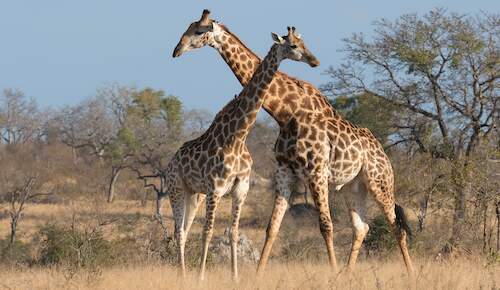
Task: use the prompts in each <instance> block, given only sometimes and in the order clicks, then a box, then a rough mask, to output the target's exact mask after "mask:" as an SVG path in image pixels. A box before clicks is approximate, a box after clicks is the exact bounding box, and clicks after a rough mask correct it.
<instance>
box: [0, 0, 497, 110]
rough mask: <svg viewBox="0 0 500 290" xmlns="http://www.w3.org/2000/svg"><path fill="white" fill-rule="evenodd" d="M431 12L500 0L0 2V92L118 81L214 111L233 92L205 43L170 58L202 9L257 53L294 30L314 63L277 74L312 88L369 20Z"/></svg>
mask: <svg viewBox="0 0 500 290" xmlns="http://www.w3.org/2000/svg"><path fill="white" fill-rule="evenodd" d="M433 7H444V8H447V9H448V10H449V11H454V12H460V13H469V14H475V13H478V12H480V11H481V10H483V11H490V12H500V1H494V0H475V1H466V0H460V1H458V0H455V1H452V0H448V1H430V0H419V1H402V0H399V1H382V0H380V1H373V0H371V1H370V0H366V1H354V0H353V1H321V2H320V1H317V2H316V1H294V0H289V1H269V0H268V1H260V0H259V1H257V0H252V1H228V0H225V1H186V0H182V1H166V0H163V1H128V0H85V1H76V0H74V1H68V0H59V1H55V0H45V1H39V0H32V1H25V0H16V1H14V0H11V1H8V0H0V89H4V88H9V87H12V88H20V89H22V90H23V91H24V92H25V93H26V94H27V95H28V96H32V97H34V98H36V100H37V101H38V103H39V104H41V105H42V106H51V107H61V106H64V105H68V104H75V103H78V102H79V101H81V100H83V99H85V98H86V97H89V96H92V95H93V94H94V93H95V90H96V88H98V87H99V86H101V85H103V84H105V83H106V82H118V83H120V84H123V85H135V86H138V87H143V86H150V87H152V88H155V89H163V90H165V91H166V92H167V93H168V94H174V95H176V96H178V97H179V98H180V99H181V100H182V101H183V102H184V104H185V106H186V107H188V108H204V109H208V110H210V111H213V112H216V111H218V110H219V109H220V108H222V106H223V105H224V104H225V103H227V102H228V100H230V99H231V98H232V97H233V96H234V95H235V94H237V93H239V91H240V90H241V87H240V85H239V83H238V82H237V80H236V78H235V77H234V76H233V75H232V73H231V71H230V70H229V68H228V67H227V66H226V64H225V63H224V62H223V60H222V59H221V58H220V56H219V55H218V53H217V52H216V51H215V50H213V49H212V48H210V47H206V48H203V49H201V50H197V51H193V52H188V53H186V54H184V55H183V56H182V57H181V58H176V59H173V58H172V57H171V54H172V50H173V48H174V46H175V45H176V44H177V42H178V40H179V38H180V36H181V34H182V33H183V32H184V31H185V29H186V28H187V26H188V25H189V23H191V22H192V21H194V20H197V19H198V18H199V17H200V14H201V11H202V10H203V9H204V8H209V9H211V10H212V18H214V19H217V20H219V21H221V22H222V23H224V24H225V25H227V26H228V27H229V28H230V29H231V31H232V32H233V33H235V34H237V35H238V36H239V37H240V38H241V39H242V40H243V41H244V42H245V43H246V44H247V45H248V46H249V47H250V48H251V49H253V50H254V51H255V52H256V53H257V54H259V55H261V56H263V55H264V54H265V53H266V52H267V51H268V49H269V47H270V46H271V42H272V41H271V37H270V32H271V31H274V32H277V33H280V34H283V33H284V32H285V27H286V26H287V25H294V26H296V27H297V29H298V31H299V32H300V33H301V34H302V35H303V38H304V39H305V41H306V43H307V44H308V47H309V48H310V50H311V51H312V52H313V53H314V54H315V55H316V56H317V57H318V59H320V61H321V66H319V67H317V68H314V69H312V68H310V67H308V66H306V65H304V64H300V63H292V62H285V63H283V64H282V65H281V70H283V71H285V72H287V73H289V74H291V75H295V76H298V77H300V78H302V79H304V80H307V81H310V82H312V83H313V84H315V85H320V84H323V83H325V82H326V81H327V78H326V77H325V76H324V75H322V72H323V71H324V70H325V69H326V68H327V67H328V66H329V65H334V66H335V65H338V64H339V63H340V62H341V60H342V53H341V52H338V51H337V49H339V48H341V45H342V42H341V39H342V38H344V37H347V36H349V35H350V34H351V33H353V32H364V33H366V34H368V35H370V32H371V30H372V29H373V27H372V26H371V23H372V22H373V21H374V20H376V19H380V18H382V17H384V18H388V19H395V18H397V17H398V16H399V15H401V14H405V13H412V12H418V13H425V12H427V11H428V10H430V9H432V8H433Z"/></svg>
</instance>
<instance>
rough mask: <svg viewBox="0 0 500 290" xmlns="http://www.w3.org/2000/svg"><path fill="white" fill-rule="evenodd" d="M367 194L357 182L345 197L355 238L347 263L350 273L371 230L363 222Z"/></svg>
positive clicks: (364, 188) (363, 187)
mask: <svg viewBox="0 0 500 290" xmlns="http://www.w3.org/2000/svg"><path fill="white" fill-rule="evenodd" d="M366 193H367V191H366V187H365V186H364V185H363V184H362V183H361V182H359V181H355V182H354V183H353V184H352V185H351V192H350V193H346V195H345V196H344V197H345V202H346V205H347V208H348V210H349V215H350V218H351V225H352V236H353V238H352V245H351V252H350V254H349V261H348V262H347V270H348V272H352V271H354V267H355V265H356V260H357V258H358V255H359V251H360V249H361V245H362V244H363V240H364V239H365V237H366V234H367V233H368V230H369V229H370V227H369V226H368V224H367V223H365V222H364V221H363V218H364V217H365V212H366V209H365V203H366Z"/></svg>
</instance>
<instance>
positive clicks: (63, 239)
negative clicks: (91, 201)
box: [39, 225, 113, 268]
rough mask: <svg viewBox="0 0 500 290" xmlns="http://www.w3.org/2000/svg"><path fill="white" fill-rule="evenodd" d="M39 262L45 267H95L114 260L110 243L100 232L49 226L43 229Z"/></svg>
mask: <svg viewBox="0 0 500 290" xmlns="http://www.w3.org/2000/svg"><path fill="white" fill-rule="evenodd" d="M40 236H41V237H42V244H41V253H40V257H39V262H40V263H41V264H43V265H68V266H72V267H76V268H80V267H95V266H98V265H102V264H105V263H109V262H110V260H112V258H113V257H112V252H111V246H110V242H108V241H107V240H105V239H104V238H103V237H102V234H101V232H100V231H98V230H92V231H78V230H77V229H75V228H64V227H59V226H55V225H49V226H46V227H44V228H42V229H41V231H40Z"/></svg>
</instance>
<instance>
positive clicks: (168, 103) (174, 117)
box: [161, 96, 182, 133]
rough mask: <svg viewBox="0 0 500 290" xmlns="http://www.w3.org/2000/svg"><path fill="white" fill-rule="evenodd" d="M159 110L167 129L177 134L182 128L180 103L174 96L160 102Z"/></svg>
mask: <svg viewBox="0 0 500 290" xmlns="http://www.w3.org/2000/svg"><path fill="white" fill-rule="evenodd" d="M161 109H162V112H163V118H164V120H166V121H167V124H168V127H169V129H170V130H171V131H172V132H173V133H179V132H180V130H181V128H182V102H181V101H180V100H179V99H178V98H177V97H175V96H168V97H166V98H164V99H162V100H161Z"/></svg>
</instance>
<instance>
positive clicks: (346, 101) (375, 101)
mask: <svg viewBox="0 0 500 290" xmlns="http://www.w3.org/2000/svg"><path fill="white" fill-rule="evenodd" d="M331 103H332V105H333V106H334V107H335V109H337V111H339V112H340V113H341V114H342V115H343V116H344V117H345V118H346V119H348V120H349V121H351V122H352V123H354V124H356V125H358V126H360V127H366V128H368V129H370V130H371V131H372V132H373V134H374V135H375V136H376V137H377V138H378V139H379V140H380V141H381V142H382V143H383V144H385V143H387V142H388V141H389V140H388V139H389V136H390V135H391V134H392V133H393V132H394V127H393V126H392V124H393V119H394V118H395V117H397V116H396V107H395V106H393V105H392V104H390V103H388V102H386V101H384V100H383V99H380V98H375V97H373V96H371V95H369V94H361V95H352V96H338V97H336V98H334V99H333V100H331Z"/></svg>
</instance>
